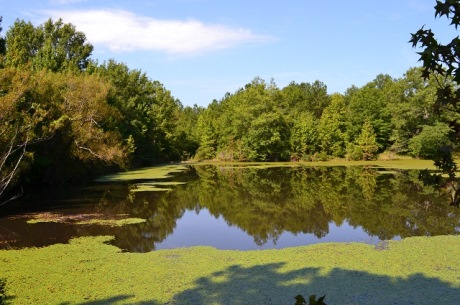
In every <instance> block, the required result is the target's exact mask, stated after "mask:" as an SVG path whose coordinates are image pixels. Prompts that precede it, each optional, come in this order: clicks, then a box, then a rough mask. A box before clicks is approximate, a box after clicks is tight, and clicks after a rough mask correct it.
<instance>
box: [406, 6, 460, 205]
mask: <svg viewBox="0 0 460 305" xmlns="http://www.w3.org/2000/svg"><path fill="white" fill-rule="evenodd" d="M434 9H435V17H439V18H442V17H444V16H445V17H446V18H447V19H448V20H449V21H450V25H451V26H454V27H455V29H457V28H458V26H459V25H460V3H459V1H458V0H444V1H439V0H437V1H436V5H435V6H434ZM410 42H411V43H412V46H413V47H421V49H422V50H421V52H418V54H419V55H420V61H422V64H423V67H422V69H423V73H422V77H423V78H425V79H427V78H429V77H430V76H434V77H435V78H436V80H437V82H438V85H439V86H438V88H437V94H436V95H437V99H436V103H435V105H434V109H435V111H436V112H437V113H441V112H443V113H449V114H448V115H447V117H450V124H449V125H451V126H452V127H453V128H454V129H455V135H456V142H457V143H458V141H459V140H460V133H459V132H458V131H459V130H460V123H459V122H458V119H459V114H460V110H459V108H458V105H459V102H460V87H459V86H458V84H460V59H459V58H460V48H459V45H460V38H459V37H458V36H457V37H454V38H453V39H452V40H451V41H450V42H449V43H446V44H443V43H441V42H440V41H438V40H437V39H436V37H435V34H434V33H433V32H432V31H431V29H425V28H424V27H422V28H421V29H419V30H418V31H417V32H416V33H413V34H411V39H410ZM433 159H434V160H435V165H436V166H437V167H438V168H439V169H441V171H442V172H443V173H444V174H445V175H447V176H448V178H447V179H446V178H444V177H443V176H441V175H431V174H430V173H429V172H428V171H425V172H424V174H422V175H421V179H422V180H424V182H425V183H426V184H435V185H437V186H446V189H447V191H448V193H449V195H450V196H449V198H450V203H451V205H455V206H457V207H458V206H460V192H458V190H459V189H460V187H459V183H458V182H457V179H456V177H455V172H456V170H457V164H456V163H455V162H454V161H453V157H452V149H451V148H449V147H446V148H443V149H441V150H439V151H438V153H437V154H436V156H434V158H433Z"/></svg>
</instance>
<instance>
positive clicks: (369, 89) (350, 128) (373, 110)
mask: <svg viewBox="0 0 460 305" xmlns="http://www.w3.org/2000/svg"><path fill="white" fill-rule="evenodd" d="M393 82H394V80H393V79H392V78H391V77H390V76H388V75H378V76H377V77H376V78H375V79H374V80H373V81H372V82H369V83H367V84H366V85H365V86H363V87H362V88H359V89H358V88H354V89H353V90H350V91H348V92H347V95H346V96H345V99H346V102H347V126H346V132H347V138H348V140H349V142H354V141H355V140H356V138H357V137H358V136H359V134H360V133H361V129H362V126H363V125H364V122H365V121H366V120H370V121H371V123H372V127H373V128H374V130H375V133H376V136H377V143H378V146H379V148H381V149H382V150H384V149H386V148H387V147H388V146H389V145H390V142H389V138H390V135H391V130H392V128H391V116H390V113H389V111H388V108H387V102H388V100H389V99H390V98H389V97H390V96H391V92H392V91H391V88H392V85H393Z"/></svg>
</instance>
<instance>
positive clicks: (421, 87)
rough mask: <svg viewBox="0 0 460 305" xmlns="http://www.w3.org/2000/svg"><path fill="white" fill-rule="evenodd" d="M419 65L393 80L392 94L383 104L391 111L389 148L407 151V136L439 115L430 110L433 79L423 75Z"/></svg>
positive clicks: (400, 152) (396, 150)
mask: <svg viewBox="0 0 460 305" xmlns="http://www.w3.org/2000/svg"><path fill="white" fill-rule="evenodd" d="M421 75H422V69H421V68H411V69H409V70H408V71H407V72H406V73H405V74H404V76H403V77H402V78H400V79H399V80H397V81H396V82H395V84H394V88H395V90H396V91H397V92H396V93H395V98H393V99H389V100H388V104H387V108H388V111H389V113H390V114H391V125H392V127H393V128H392V129H393V130H392V133H391V137H390V142H391V143H392V144H391V146H390V147H389V149H390V150H391V151H392V152H395V153H397V154H407V153H409V147H408V143H409V140H410V139H411V138H412V137H414V136H415V135H417V134H418V133H419V132H420V130H421V129H422V126H424V125H432V124H434V123H435V121H437V120H438V119H439V117H438V116H437V115H436V114H435V113H434V108H433V106H434V103H435V101H436V86H437V85H436V80H435V79H434V78H433V77H431V78H429V79H423V78H422V77H421Z"/></svg>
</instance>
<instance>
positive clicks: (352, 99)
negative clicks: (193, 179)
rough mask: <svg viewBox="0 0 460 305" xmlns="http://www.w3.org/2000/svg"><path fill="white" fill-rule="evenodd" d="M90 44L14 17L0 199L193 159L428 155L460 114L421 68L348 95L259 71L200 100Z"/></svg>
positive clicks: (2, 92) (1, 102)
mask: <svg viewBox="0 0 460 305" xmlns="http://www.w3.org/2000/svg"><path fill="white" fill-rule="evenodd" d="M0 22H1V19H0ZM0 34H1V29H0ZM92 51H93V46H92V45H91V44H90V43H88V41H87V40H86V36H85V34H84V33H82V32H79V31H77V30H76V28H75V26H73V25H72V24H66V23H64V22H63V21H62V20H57V21H53V20H51V19H49V20H47V21H46V22H44V23H43V24H41V25H38V26H34V25H32V24H31V23H30V22H26V21H23V20H16V22H15V23H14V24H13V25H12V26H11V27H10V29H9V30H8V31H7V32H6V35H5V36H4V37H2V36H0V124H1V126H2V127H1V129H0V174H1V176H0V177H1V180H0V197H1V196H2V195H3V196H5V195H6V193H8V192H9V191H11V190H12V189H14V188H15V187H17V186H20V185H22V184H24V183H28V184H37V183H39V184H56V183H65V182H69V181H80V180H82V179H86V178H87V177H91V176H94V175H97V174H100V173H102V172H104V171H108V170H119V169H123V168H130V167H136V166H146V165H152V164H155V163H161V162H168V161H180V160H188V159H195V160H209V159H218V160H225V161H289V160H295V161H296V160H305V161H309V160H327V159H329V158H348V159H352V160H370V159H374V158H376V157H377V155H378V154H379V153H382V152H390V153H394V154H408V155H412V156H415V157H421V158H430V157H432V156H433V155H434V154H435V152H436V148H437V147H439V146H443V145H447V144H452V141H453V139H454V136H455V133H454V131H453V129H452V128H451V126H450V125H449V123H450V122H452V121H455V119H456V116H455V115H458V114H455V113H451V112H447V111H443V109H441V108H437V107H435V106H436V94H437V89H438V88H439V84H438V83H437V81H438V79H436V77H435V76H436V75H430V76H429V77H425V78H423V77H422V76H423V70H422V69H421V68H411V69H409V70H408V71H407V72H406V73H405V74H404V75H403V76H402V77H400V78H393V77H391V76H389V75H383V74H382V75H378V76H377V77H376V78H375V79H374V80H372V81H370V82H369V83H367V84H366V85H364V86H362V87H356V86H351V87H350V88H348V89H347V90H346V92H345V93H343V94H340V93H334V94H329V93H328V91H327V86H326V85H325V84H324V83H322V82H320V81H315V82H313V83H304V82H302V83H296V82H291V83H290V84H289V85H287V86H285V87H283V88H279V87H278V86H277V85H276V83H275V82H274V81H273V80H271V81H269V82H267V81H265V80H263V79H261V78H258V77H256V78H254V79H253V80H252V81H251V82H250V83H248V84H246V85H245V86H244V87H242V88H240V89H239V90H237V91H236V92H234V93H226V94H225V95H224V97H223V98H221V99H220V100H214V101H212V102H211V103H210V104H209V105H208V106H207V107H206V108H203V107H198V106H196V105H195V106H193V107H190V106H186V107H184V106H183V105H182V104H181V102H180V101H179V100H178V99H176V98H174V97H173V95H172V94H171V92H170V91H169V90H167V89H166V88H165V87H164V86H163V84H161V83H160V82H159V81H156V80H152V79H150V78H149V77H148V76H147V75H146V74H145V73H144V72H142V71H140V70H136V69H130V68H129V67H128V66H127V65H126V64H124V63H120V62H117V61H115V60H108V61H106V62H103V63H99V62H98V61H97V60H94V59H92V58H91V54H92ZM15 191H16V192H17V191H18V189H17V188H16V190H15Z"/></svg>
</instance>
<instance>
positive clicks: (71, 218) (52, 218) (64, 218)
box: [27, 212, 146, 227]
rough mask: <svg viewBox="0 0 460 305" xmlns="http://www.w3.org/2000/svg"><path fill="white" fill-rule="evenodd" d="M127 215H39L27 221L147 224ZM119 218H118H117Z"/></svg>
mask: <svg viewBox="0 0 460 305" xmlns="http://www.w3.org/2000/svg"><path fill="white" fill-rule="evenodd" d="M126 216H127V215H126V214H120V215H109V216H107V215H104V214H97V213H95V214H78V215H63V214H59V213H50V212H47V213H38V214H34V215H32V218H31V219H29V220H27V223H28V224H35V223H44V222H54V223H70V224H74V225H101V226H112V227H119V226H124V225H130V224H138V223H143V222H146V219H142V218H127V217H126ZM115 217H117V218H115Z"/></svg>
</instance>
